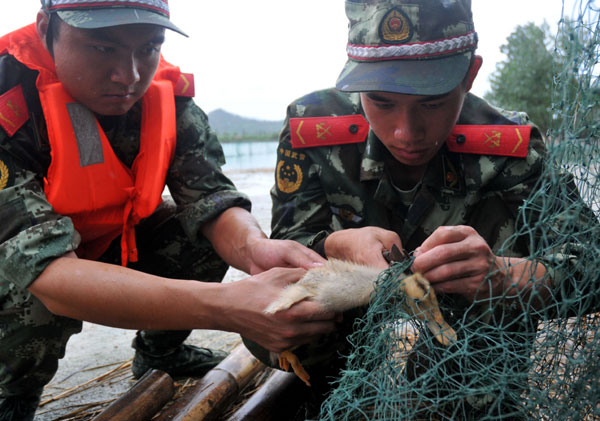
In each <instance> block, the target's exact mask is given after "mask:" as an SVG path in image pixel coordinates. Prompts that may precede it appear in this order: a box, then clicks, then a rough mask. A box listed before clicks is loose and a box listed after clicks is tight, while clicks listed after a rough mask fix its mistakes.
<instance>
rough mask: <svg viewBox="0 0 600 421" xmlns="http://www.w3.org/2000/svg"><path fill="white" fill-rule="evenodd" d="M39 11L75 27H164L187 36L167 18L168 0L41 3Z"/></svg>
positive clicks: (51, 0) (44, 0) (45, 0)
mask: <svg viewBox="0 0 600 421" xmlns="http://www.w3.org/2000/svg"><path fill="white" fill-rule="evenodd" d="M41 1H42V8H43V9H44V10H46V11H47V12H49V13H52V12H56V13H57V14H58V16H60V18H61V19H62V20H63V21H65V22H66V23H67V24H69V25H71V26H74V27H76V28H82V29H95V28H106V27H109V26H119V25H128V24H132V23H149V24H153V25H159V26H163V27H165V28H168V29H171V30H173V31H175V32H178V33H180V34H182V35H184V36H186V37H187V34H186V33H185V32H183V31H182V30H181V29H179V28H178V27H177V26H175V25H174V24H173V23H172V22H171V21H170V19H169V16H170V15H169V2H168V0H41Z"/></svg>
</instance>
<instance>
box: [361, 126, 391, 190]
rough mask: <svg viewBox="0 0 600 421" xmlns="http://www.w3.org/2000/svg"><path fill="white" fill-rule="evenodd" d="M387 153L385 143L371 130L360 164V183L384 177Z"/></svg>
mask: <svg viewBox="0 0 600 421" xmlns="http://www.w3.org/2000/svg"><path fill="white" fill-rule="evenodd" d="M385 153H386V149H385V146H384V145H383V143H381V141H380V140H379V138H378V137H377V136H375V133H373V130H369V135H368V136H367V140H366V142H365V149H364V151H363V153H362V159H361V163H360V181H370V180H379V179H380V178H381V177H382V176H383V163H384V158H385Z"/></svg>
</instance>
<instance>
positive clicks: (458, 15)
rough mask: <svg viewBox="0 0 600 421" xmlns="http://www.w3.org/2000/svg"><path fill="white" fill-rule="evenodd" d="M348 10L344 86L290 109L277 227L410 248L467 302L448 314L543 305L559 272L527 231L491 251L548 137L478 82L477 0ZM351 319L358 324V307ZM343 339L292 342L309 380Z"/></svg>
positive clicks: (283, 232)
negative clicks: (517, 300)
mask: <svg viewBox="0 0 600 421" xmlns="http://www.w3.org/2000/svg"><path fill="white" fill-rule="evenodd" d="M346 14H347V16H348V19H349V22H350V23H349V42H348V45H347V51H348V56H349V59H348V62H347V64H346V66H345V67H344V69H343V71H342V73H341V75H340V76H339V78H338V80H337V84H336V88H337V89H328V90H323V91H318V92H313V93H311V94H309V95H307V96H304V97H302V98H300V99H298V100H297V101H295V102H293V103H292V104H291V105H290V106H289V107H288V112H287V119H286V122H285V126H284V128H283V130H282V132H281V135H280V143H279V146H278V164H277V168H276V174H275V175H276V184H275V186H274V188H273V189H272V191H271V195H272V199H273V212H272V214H273V218H272V237H273V238H279V239H292V240H296V241H298V242H300V243H302V244H305V245H307V246H308V247H311V248H313V249H314V250H317V251H319V252H320V253H321V254H322V255H324V256H326V257H328V258H338V259H347V260H352V261H356V262H360V263H365V264H369V265H375V266H380V267H382V268H384V267H387V265H388V263H387V262H386V260H385V259H384V257H383V255H382V252H383V251H386V250H390V249H391V248H392V246H393V245H396V246H398V247H400V249H405V250H406V251H408V252H411V253H413V257H414V261H413V263H412V266H411V269H412V270H413V271H414V272H417V271H418V272H421V273H422V274H424V275H425V277H426V278H427V279H428V280H429V281H430V282H431V284H432V285H433V287H434V289H435V291H436V292H437V293H438V294H439V295H438V297H440V300H441V301H442V302H443V303H446V304H447V303H448V302H453V303H454V305H455V306H456V307H457V308H460V309H462V310H463V311H457V312H454V313H453V315H445V317H447V320H449V321H452V320H456V319H457V318H458V319H461V318H462V317H463V316H464V313H465V311H466V310H467V309H471V313H475V312H476V311H477V310H476V308H477V306H474V307H471V305H472V303H473V302H475V301H477V300H482V299H485V298H486V297H490V296H501V295H502V294H504V293H507V294H508V295H515V294H516V293H517V292H518V293H520V294H522V296H526V295H527V294H528V293H531V290H533V289H536V292H535V294H536V295H534V299H533V302H534V303H537V304H541V299H543V298H544V297H545V296H546V295H547V294H548V287H550V286H551V284H552V280H551V279H549V276H547V274H546V272H547V270H546V267H545V265H544V264H542V263H541V262H534V261H529V260H527V259H526V258H525V257H526V256H527V255H529V254H530V251H529V250H528V246H527V242H523V241H518V242H515V243H514V244H513V247H512V248H511V249H505V251H504V256H511V257H506V258H504V257H500V256H496V254H495V253H496V252H497V251H498V250H499V248H500V246H501V245H503V243H504V242H505V240H506V239H508V238H509V237H510V236H511V235H513V234H514V233H515V225H516V223H517V220H516V218H517V214H518V210H519V207H520V206H521V204H522V203H523V201H524V200H525V199H526V198H527V197H528V195H529V193H530V192H531V191H532V189H533V188H534V186H535V184H536V182H537V181H538V178H539V177H540V175H541V173H542V168H543V160H544V156H545V154H546V150H545V147H544V141H543V138H542V135H541V133H540V132H539V130H538V129H537V128H536V127H535V126H534V125H533V124H531V123H530V122H529V120H528V118H527V116H526V115H525V114H524V113H514V112H504V111H500V110H497V109H495V108H493V107H492V106H490V105H489V104H487V103H486V102H484V101H483V100H481V99H479V98H477V97H475V96H474V95H472V94H470V93H469V90H470V89H471V86H472V84H473V81H474V79H475V77H476V76H477V73H478V70H479V68H480V66H481V63H482V58H481V57H480V56H478V55H475V53H474V51H475V49H476V47H477V34H476V32H475V30H474V25H473V20H472V13H471V2H470V0H452V1H445V0H410V1H407V0H379V1H377V0H376V1H373V0H368V1H367V0H349V1H346ZM489 273H493V274H494V275H493V276H491V277H489V278H487V279H488V281H486V282H483V281H484V279H486V276H487V275H488V274H489ZM553 278H554V277H553ZM511 291H512V292H511ZM524 299H525V300H527V299H526V298H524ZM517 312H518V311H517ZM345 320H348V321H349V323H348V325H347V326H346V327H347V328H348V329H350V328H351V325H352V320H353V318H352V317H345ZM450 324H452V323H450ZM525 325H527V323H524V325H523V326H518V327H515V326H512V327H511V328H512V329H516V330H520V329H526V328H527V327H525ZM527 326H529V325H527ZM344 338H345V336H344V332H342V331H338V332H336V333H335V335H330V339H329V341H328V342H329V344H330V345H331V346H329V347H327V345H326V343H327V341H325V340H321V341H320V342H319V343H318V344H311V345H309V346H304V347H301V348H300V349H298V350H296V351H295V353H296V354H297V355H298V356H299V357H300V359H301V360H302V363H303V365H304V366H305V368H307V369H308V371H309V374H310V375H311V383H313V384H316V379H314V375H315V374H316V375H318V373H319V372H320V370H327V368H330V367H332V366H333V364H332V363H331V361H332V359H335V356H336V355H338V354H339V353H340V352H341V353H342V354H344V351H345V350H347V342H346V341H345V339H344ZM247 344H248V346H249V348H251V349H252V350H253V352H255V353H256V355H257V356H259V357H261V359H263V360H264V361H265V362H266V361H267V358H266V354H265V353H264V352H263V351H262V350H260V347H255V346H253V344H252V343H251V342H250V341H247ZM415 355H416V353H415ZM524 355H528V354H527V352H526V351H525V352H524ZM320 364H323V365H322V366H321V367H319V368H313V369H312V370H311V369H310V367H311V366H313V367H317V366H319V365H320ZM423 364H424V363H423V362H422V361H417V362H415V361H413V364H412V367H417V366H419V365H423ZM410 367H411V365H410V364H409V368H408V371H410V369H411V368H410ZM408 371H407V376H414V375H416V374H414V373H408ZM483 401H484V402H485V401H486V399H483ZM479 409H480V408H475V409H474V410H475V411H476V410H479Z"/></svg>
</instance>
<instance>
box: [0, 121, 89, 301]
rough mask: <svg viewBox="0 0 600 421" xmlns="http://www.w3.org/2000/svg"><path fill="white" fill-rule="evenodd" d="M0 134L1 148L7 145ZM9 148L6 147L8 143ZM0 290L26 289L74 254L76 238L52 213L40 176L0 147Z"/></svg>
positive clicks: (67, 221)
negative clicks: (55, 262) (56, 261)
mask: <svg viewBox="0 0 600 421" xmlns="http://www.w3.org/2000/svg"><path fill="white" fill-rule="evenodd" d="M3 136H5V133H4V132H1V131H0V144H2V145H3V146H6V145H7V142H5V140H6V139H2V137H3ZM8 144H9V143H8ZM0 174H1V175H0V220H2V223H1V224H0V287H1V288H2V289H4V288H11V286H10V285H11V284H14V285H15V286H16V287H17V288H19V289H23V290H24V289H26V288H27V287H28V286H29V285H30V284H31V283H32V282H33V281H34V280H35V279H36V278H37V277H38V276H39V275H40V274H41V273H42V272H43V271H44V269H45V268H46V266H48V265H49V264H50V263H51V262H52V260H54V259H56V258H58V257H60V256H62V255H64V254H65V253H67V252H70V251H74V250H75V249H76V248H77V246H78V245H79V241H80V238H79V234H78V233H77V232H76V231H75V228H74V227H73V223H72V222H71V219H70V218H68V217H63V216H61V215H58V214H56V213H54V211H53V210H52V207H51V206H50V204H49V203H48V201H47V200H46V196H45V194H44V191H43V188H42V181H41V176H39V175H37V174H35V173H34V172H32V171H29V170H27V169H25V168H23V166H22V165H20V164H19V161H18V160H17V159H15V158H14V156H13V155H11V154H10V153H9V150H7V149H2V146H0Z"/></svg>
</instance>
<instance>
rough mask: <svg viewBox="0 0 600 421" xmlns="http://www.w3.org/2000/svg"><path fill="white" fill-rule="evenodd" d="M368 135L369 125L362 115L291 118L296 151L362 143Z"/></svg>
mask: <svg viewBox="0 0 600 421" xmlns="http://www.w3.org/2000/svg"><path fill="white" fill-rule="evenodd" d="M368 133H369V123H368V122H367V120H366V119H365V118H364V117H363V116H362V115H361V114H356V115H342V116H338V117H306V118H290V135H291V137H292V147H293V148H294V149H297V148H311V147H315V146H331V145H344V144H347V143H361V142H364V141H365V139H366V138H367V134H368Z"/></svg>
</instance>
